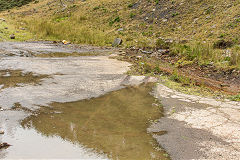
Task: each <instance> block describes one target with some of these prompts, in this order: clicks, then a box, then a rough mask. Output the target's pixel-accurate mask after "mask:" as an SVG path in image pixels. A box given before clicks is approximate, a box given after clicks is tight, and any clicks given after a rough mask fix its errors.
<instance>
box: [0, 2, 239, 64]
mask: <svg viewBox="0 0 240 160" xmlns="http://www.w3.org/2000/svg"><path fill="white" fill-rule="evenodd" d="M2 15H5V16H6V17H8V19H11V20H12V23H14V24H15V25H16V26H18V27H26V28H27V29H28V30H29V31H30V32H32V33H34V34H35V35H37V37H38V39H47V40H63V39H65V40H67V41H70V42H72V43H85V44H92V45H101V46H103V45H111V43H112V41H113V39H114V38H116V37H120V38H122V39H123V47H133V46H134V47H141V48H154V47H157V48H161V47H162V46H163V44H161V43H162V42H161V39H162V38H163V39H171V40H173V41H174V42H175V44H174V45H171V46H169V47H170V49H171V51H172V53H174V54H177V55H179V56H181V57H184V59H186V60H187V61H194V60H195V61H199V62H201V63H212V62H214V63H215V64H216V65H217V66H221V67H225V66H235V67H239V66H240V47H239V44H240V32H239V30H240V1H239V0H236V1H233V0H218V1H216V0H86V1H81V0H61V1H60V0H58V1H56V0H43V1H40V2H38V3H36V2H35V3H31V4H30V6H23V7H21V8H17V9H14V10H11V12H3V13H2ZM183 42H184V44H183Z"/></svg>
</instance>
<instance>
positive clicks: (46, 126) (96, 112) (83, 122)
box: [22, 85, 166, 160]
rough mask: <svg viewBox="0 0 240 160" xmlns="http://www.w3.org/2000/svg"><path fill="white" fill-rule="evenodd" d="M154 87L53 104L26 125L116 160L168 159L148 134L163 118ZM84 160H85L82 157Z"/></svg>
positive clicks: (124, 90)
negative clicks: (154, 94)
mask: <svg viewBox="0 0 240 160" xmlns="http://www.w3.org/2000/svg"><path fill="white" fill-rule="evenodd" d="M151 89H152V87H151V86H150V85H148V86H140V87H128V88H125V89H122V90H119V91H115V92H112V93H109V94H107V95H104V96H102V97H99V98H94V99H89V100H82V101H77V102H70V103H53V104H52V105H51V106H52V107H51V108H48V107H42V108H41V110H40V111H39V114H37V115H33V116H30V117H28V118H26V119H25V120H24V121H23V122H22V126H23V127H25V128H35V129H36V130H37V131H38V132H40V133H41V134H43V135H45V136H47V137H51V136H59V137H61V138H62V139H64V140H67V141H70V142H72V143H75V144H82V145H83V146H85V147H87V148H92V149H94V150H95V151H97V152H98V153H101V152H103V153H105V154H106V155H108V157H109V158H113V159H131V160H133V159H138V160H139V159H166V158H165V157H164V156H163V155H164V152H163V151H162V150H161V149H160V148H159V146H158V145H157V143H156V142H155V140H154V139H153V138H152V136H151V135H150V134H148V133H147V131H146V130H147V127H149V125H150V121H151V120H155V119H158V118H160V117H161V116H162V114H161V108H159V106H158V105H152V104H153V103H156V100H155V98H154V97H152V96H151V95H150V94H149V92H150V91H151ZM80 158H81V157H80Z"/></svg>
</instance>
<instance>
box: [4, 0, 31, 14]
mask: <svg viewBox="0 0 240 160" xmlns="http://www.w3.org/2000/svg"><path fill="white" fill-rule="evenodd" d="M31 1H32V0H17V1H16V0H0V11H3V10H6V9H11V8H13V7H21V6H23V5H25V4H28V3H29V2H31Z"/></svg>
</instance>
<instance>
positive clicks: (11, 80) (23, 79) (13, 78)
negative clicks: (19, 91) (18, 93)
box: [0, 70, 48, 89]
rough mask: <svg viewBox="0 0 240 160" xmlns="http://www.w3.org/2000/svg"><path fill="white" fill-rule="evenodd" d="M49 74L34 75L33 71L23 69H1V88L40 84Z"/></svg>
mask: <svg viewBox="0 0 240 160" xmlns="http://www.w3.org/2000/svg"><path fill="white" fill-rule="evenodd" d="M46 77H48V76H47V75H34V74H33V73H31V72H27V73H24V72H22V71H21V70H0V89H4V88H9V87H17V86H19V85H21V84H32V85H35V84H38V83H39V82H40V81H41V79H43V78H46Z"/></svg>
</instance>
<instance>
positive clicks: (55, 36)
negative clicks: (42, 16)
mask: <svg viewBox="0 0 240 160" xmlns="http://www.w3.org/2000/svg"><path fill="white" fill-rule="evenodd" d="M72 18H74V19H75V21H74V22H75V23H68V22H69V21H68V22H67V21H66V20H61V21H58V22H57V23H55V22H52V21H46V20H29V21H26V23H27V26H28V28H29V30H30V31H31V32H33V33H35V34H38V37H39V38H44V39H50V40H63V39H65V40H68V41H71V42H72V43H82V44H92V45H99V46H103V45H108V44H111V41H112V39H113V38H112V37H111V36H109V35H108V34H107V33H105V32H103V31H101V30H97V29H95V28H90V27H85V26H84V25H79V23H81V21H83V20H85V19H86V18H85V17H84V18H83V17H81V16H76V17H72Z"/></svg>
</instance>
